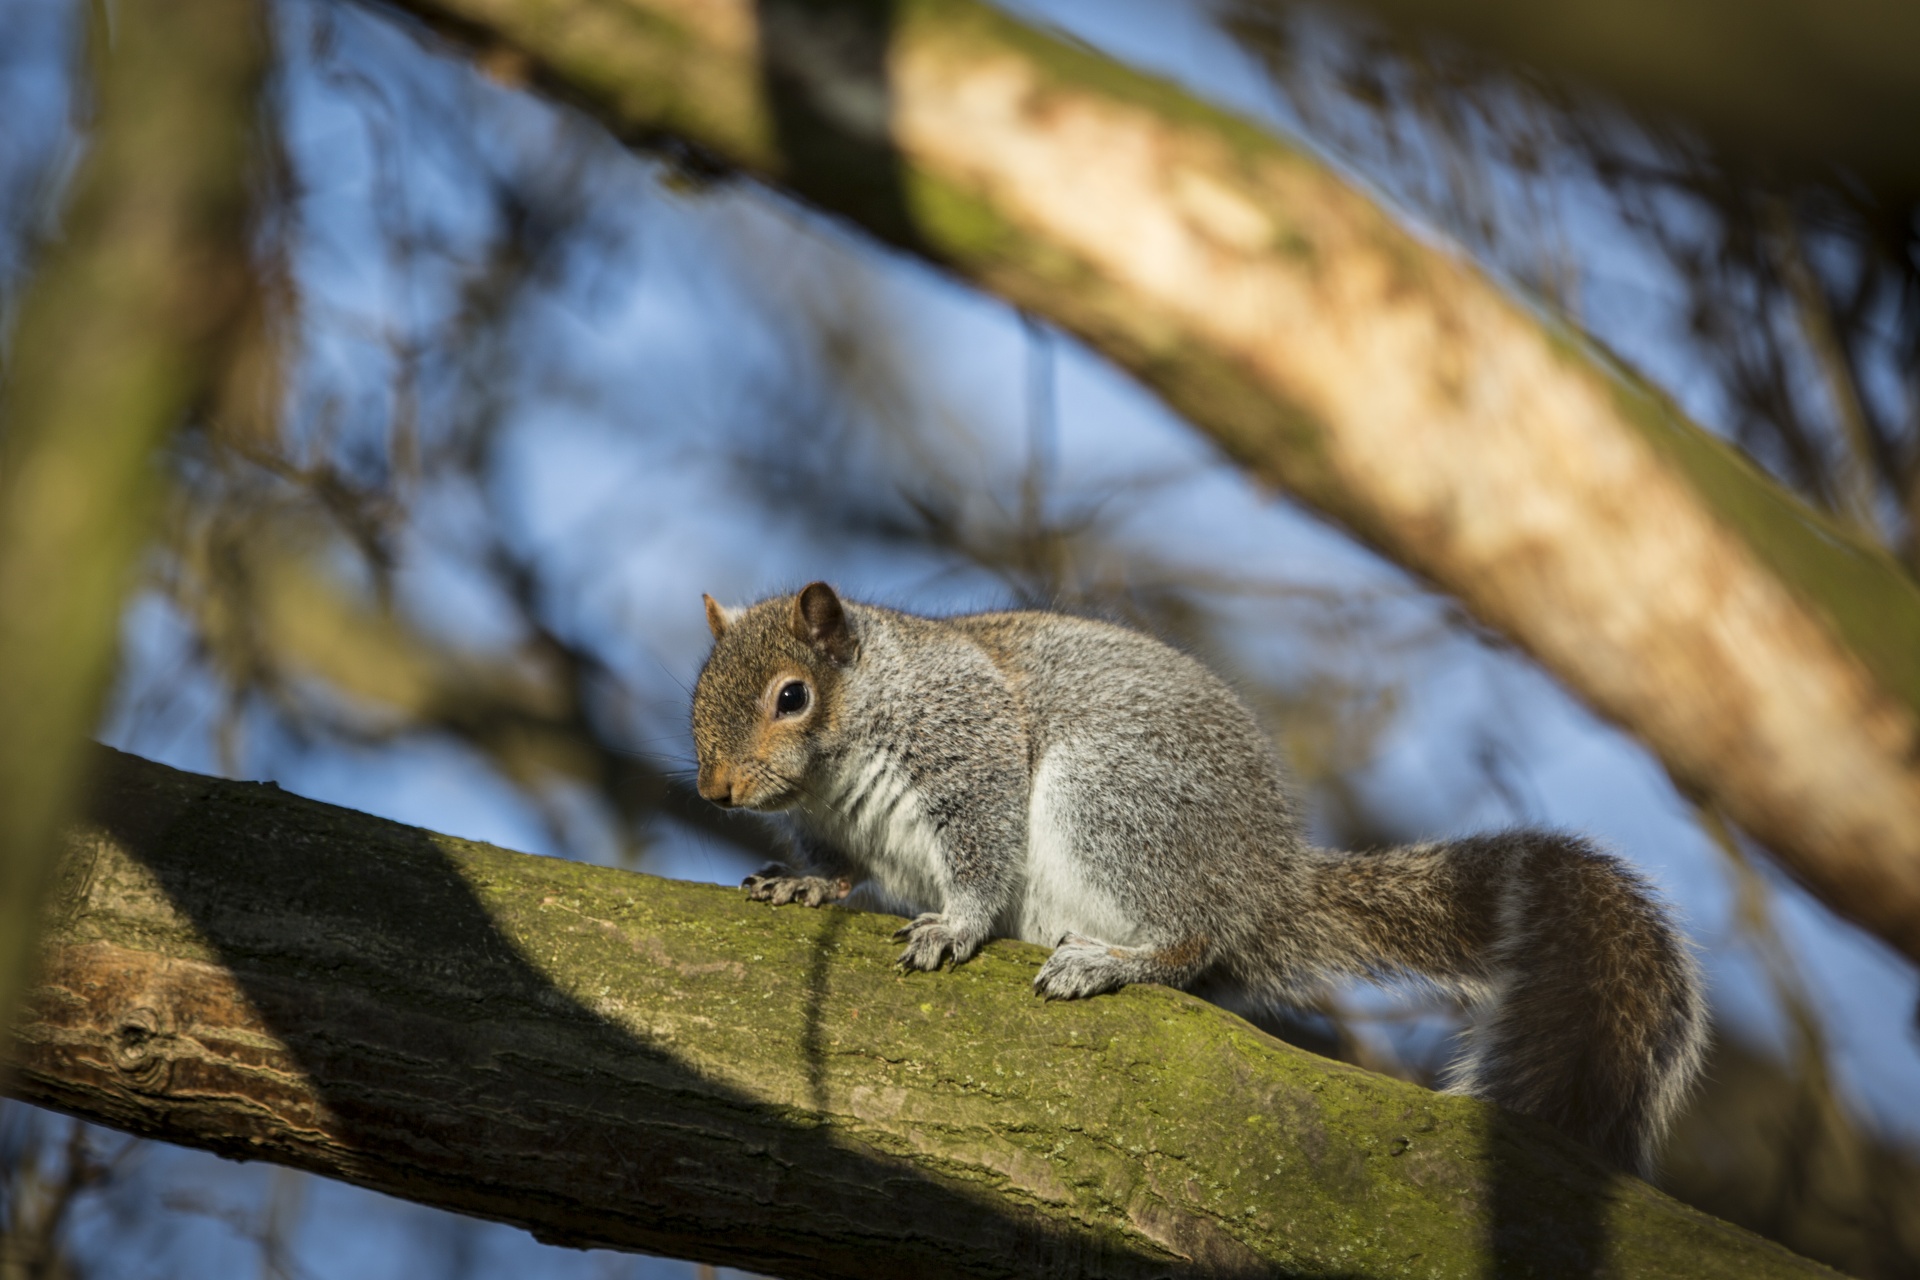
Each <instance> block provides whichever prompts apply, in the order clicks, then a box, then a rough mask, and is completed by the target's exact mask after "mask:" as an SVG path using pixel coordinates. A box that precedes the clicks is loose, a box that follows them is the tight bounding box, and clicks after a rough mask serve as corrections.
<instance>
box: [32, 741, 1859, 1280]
mask: <svg viewBox="0 0 1920 1280" xmlns="http://www.w3.org/2000/svg"><path fill="white" fill-rule="evenodd" d="M99 774H100V776H101V777H102V779H103V782H102V785H101V789H100V792H99V795H98V797H97V800H96V802H95V803H94V805H93V807H92V810H91V813H90V815H89V817H88V819H87V820H86V821H85V822H83V823H81V824H80V825H78V826H76V827H75V828H74V829H73V830H72V831H71V833H70V835H69V838H68V842H67V851H66V855H65V859H64V861H63V863H62V864H61V872H60V878H59V881H58V888H57V892H56V893H55V895H54V898H53V905H52V908H51V914H50V916H49V921H48V925H47V928H46V932H45V935H44V940H43V942H42V945H41V952H40V962H41V967H40V978H39V982H38V985H37V986H36V987H35V988H34V989H33V991H32V993H31V996H30V999H29V1002H28V1004H27V1013H26V1016H25V1017H24V1018H23V1019H22V1021H21V1023H20V1025H19V1028H18V1031H17V1036H16V1039H15V1041H14V1042H13V1044H12V1046H11V1049H10V1069H9V1072H8V1075H7V1080H8V1085H7V1087H8V1089H9V1091H10V1092H11V1093H12V1094H13V1095H14V1096H16V1097H19V1098H22V1099H25V1100H27V1101H30V1102H34V1103H37V1104H40V1105H43V1106H52V1107H57V1108H59V1109H61V1110H64V1111H68V1112H70V1113H72V1114H75V1115H78V1116H82V1117H84V1118H86V1119H88V1120H91V1121H94V1122H96V1123H101V1124H107V1125H112V1126H115V1127H117V1128H120V1129H124V1130H127V1131H129V1132H132V1133H137V1134H141V1135H145V1136H149V1137H156V1138H163V1139H166V1140H168V1141H172V1142H177V1143H183V1144H186V1145H190V1146H197V1147H203V1148H207V1149H210V1150H213V1151H217V1152H219V1153H221V1154H223V1155H228V1156H232V1157H236V1158H240V1159H266V1160H273V1161H278V1162H280V1163H284V1164H288V1165H293V1166H296V1167H299V1168H303V1169H309V1170H312V1171H315V1172H318V1173H322V1174H326V1175H328V1176H331V1177H336V1178H341V1179H344V1180H346V1181H350V1182H355V1183H359V1184H361V1185H363V1186H368V1187H373V1188H376V1189H379V1190H382V1191H386V1192H390V1193H393V1194H396V1195H401V1196H406V1197H408V1198H411V1199H415V1200H419V1201H422V1202H425V1203H429V1204H435V1205H439V1206H442V1207H444V1208H448V1209H454V1210H457V1211H460V1212H464V1213H469V1214H475V1215H479V1216H483V1217H488V1218H494V1219H498V1220H501V1221H505V1222H511V1223H516V1224H518V1225H521V1226H525V1227H527V1228H529V1229H531V1230H532V1231H533V1232H535V1233H536V1234H537V1235H539V1236H541V1237H542V1238H544V1239H547V1240H554V1241H560V1242H564V1243H568V1244H575V1245H602V1246H608V1247H613V1248H625V1249H640V1250H646V1251H649V1252H654V1253H667V1254H675V1255H679V1256H683V1257H690V1258H702V1259H707V1260H710V1261H714V1262H723V1263H730V1264H734V1265H739V1266H746V1267H751V1268H755V1269H758V1270H762V1271H768V1272H771V1273H773V1274H776V1275H786V1276H848V1277H854V1276H899V1275H918V1276H926V1277H945V1276H954V1277H960V1276H970V1277H971V1276H1019V1277H1024V1278H1033V1277H1046V1276H1140V1277H1146V1276H1172V1275H1192V1276H1201V1275H1205V1276H1214V1277H1218V1276H1271V1275H1277V1274H1285V1275H1316V1276H1330V1275H1343V1276H1402V1275H1405V1276H1423V1277H1431V1276H1481V1275H1489V1274H1521V1273H1522V1272H1526V1273H1530V1274H1537V1275H1556V1276H1581V1275H1593V1274H1598V1273H1600V1272H1602V1271H1605V1272H1606V1273H1607V1274H1622V1275H1634V1276H1687V1277H1713V1276H1723V1277H1729V1278H1730V1280H1763V1278H1765V1277H1775V1276H1812V1275H1825V1274H1831V1273H1828V1272H1826V1271H1825V1270H1824V1269H1823V1268H1820V1267H1817V1266H1815V1265H1814V1264H1812V1263H1808V1262H1805V1261H1803V1260H1801V1259H1798V1258H1796V1257H1794V1256H1792V1255H1791V1254H1788V1253H1787V1252H1785V1251H1784V1250H1782V1249H1780V1248H1779V1247H1777V1246H1775V1245H1772V1244H1769V1243H1767V1242H1765V1241H1763V1240H1761V1239H1759V1238H1758V1237H1756V1236H1753V1235H1750V1234H1748V1233H1747V1232H1745V1231H1742V1230H1740V1229H1739V1228H1736V1227H1733V1226H1730V1225H1728V1224H1725V1223H1721V1222H1717V1221H1715V1220H1713V1219H1710V1218H1707V1217H1705V1216H1703V1215H1701V1214H1699V1213H1696V1212H1694V1211H1692V1210H1689V1209H1687V1208H1685V1207H1684V1206H1682V1205H1679V1204H1677V1203H1675V1202H1674V1201H1672V1200H1669V1199H1667V1198H1666V1197H1665V1196H1662V1195H1660V1194H1659V1193H1658V1192H1656V1191H1654V1190H1653V1189H1652V1188H1650V1187H1648V1186H1646V1185H1645V1184H1643V1183H1640V1182H1638V1181H1635V1180H1633V1179H1631V1178H1628V1177H1625V1176H1624V1175H1619V1174H1614V1173H1610V1172H1608V1171H1606V1170H1605V1169H1603V1168H1601V1167H1600V1166H1599V1165H1598V1164H1597V1163H1596V1162H1595V1160H1594V1159H1593V1158H1592V1157H1591V1156H1589V1155H1588V1154H1587V1153H1585V1152H1584V1151H1583V1150H1581V1149H1579V1148H1577V1147H1575V1146H1574V1145H1573V1144H1571V1143H1570V1142H1568V1141H1567V1140H1565V1139H1563V1138H1561V1137H1559V1135H1557V1134H1555V1133H1552V1132H1550V1131H1548V1130H1546V1129H1544V1128H1542V1127H1540V1126H1538V1125H1536V1124H1534V1123H1532V1122H1530V1121H1525V1120H1522V1119H1519V1118H1517V1117H1513V1116H1510V1115H1506V1114H1504V1113H1501V1112H1498V1111H1496V1110H1495V1109H1493V1108H1491V1107H1488V1106H1486V1105H1484V1104H1481V1103H1477V1102H1472V1101H1468V1100H1465V1099H1460V1098H1450V1097H1444V1096H1441V1095H1438V1094H1434V1093H1430V1092H1428V1091H1426V1090H1424V1089H1421V1088H1418V1087H1417V1086H1414V1085H1410V1084H1404V1083H1401V1082H1398V1081H1394V1080H1390V1079H1386V1078H1384V1077H1380V1076H1375V1075H1371V1074H1369V1073H1367V1072H1364V1071H1361V1070H1359V1069H1357V1068H1352V1067H1346V1066H1342V1065H1339V1064H1336V1063H1331V1062H1327V1061H1324V1060H1322V1059H1318V1058H1315V1057H1313V1056H1312V1055H1310V1054H1307V1053H1304V1052H1301V1051H1299V1050H1295V1049H1291V1048H1288V1047H1287V1046H1285V1045H1282V1044H1280V1043H1279V1042H1278V1041H1275V1040H1273V1039H1271V1038H1269V1037H1268V1036H1266V1035H1264V1034H1262V1033H1260V1032H1258V1031H1256V1030H1254V1029H1253V1028H1251V1027H1249V1026H1248V1025H1247V1024H1246V1023H1244V1022H1242V1021H1241V1020H1240V1019H1238V1018H1236V1017H1234V1016H1232V1015H1231V1014H1228V1013H1225V1012H1223V1011H1221V1010H1219V1009H1216V1008H1214V1007H1212V1006H1210V1005H1206V1004H1203V1003H1202V1002H1200V1001H1198V1000H1195V999H1193V998H1191V997H1188V996H1185V995H1181V994H1178V993H1176V992H1172V991H1168V990H1165V989H1162V988H1135V989H1131V990H1128V991H1125V992H1123V993H1121V994H1119V995H1117V996H1114V997H1111V998H1103V999H1099V1000H1094V1001H1087V1002H1081V1003H1056V1004H1047V1003H1042V1002H1040V1001H1038V1000H1036V999H1035V998H1034V996H1033V994H1032V992H1031V990H1030V987H1029V984H1030V982H1031V980H1032V978H1033V975H1034V973H1035V972H1036V971H1037V969H1038V966H1039V963H1040V961H1041V959H1042V957H1043V955H1044V953H1043V952H1042V951H1041V950H1040V949H1038V948H1035V947H1030V946H1025V945H1021V944H1011V943H996V944H994V945H992V946H990V947H989V948H988V949H987V950H986V951H985V952H984V953H983V954H982V955H981V956H980V957H978V958H977V959H976V960H975V961H973V962H972V963H969V964H968V965H966V966H964V967H962V968H961V969H959V970H956V971H952V972H945V973H937V974H914V975H907V974H905V973H903V972H901V971H900V970H898V969H897V968H895V967H894V965H893V959H894V955H895V953H896V952H897V950H898V947H897V945H896V944H895V943H893V942H892V941H890V939H889V934H890V933H891V931H892V929H893V928H894V926H895V925H896V924H897V923H898V921H896V920H894V919H892V918H890V917H880V916H869V915H863V914H858V913H853V912H847V911H841V910H838V909H827V910H821V911H808V910H806V909H804V908H800V907H788V908H781V909H776V908H773V907H769V906H766V905H764V904H755V903H749V902H747V901H745V900H744V899H743V897H742V896H741V895H740V894H739V893H738V892H735V891H728V890H724V889H718V888H713V887H710V886H703V885H692V884H684V883H675V882H672V881H666V880H659V879H655V878H653V877H650V876H643V875H636V874H632V873H627V872H620V871H614V870H608V869H604V868H597V867H590V866H583V865H580V864H577V863H569V862H562V861H557V860H553V859H546V858H534V857H528V856H526V855H522V854H515V853H509V852H506V851H504V850H501V849H495V848H491V847H488V846H485V845H479V844H474V843H471V842H468V841H463V840H456V839H451V838H449V837H445V836H439V835H435V834H433V833H431V832H427V831H421V830H418V829H415V828H411V827H404V826H401V825H399V824H397V823H392V822H386V821H382V820H380V819H376V818H372V817H369V816H367V815H365V814H358V813H353V812H350V811H347V810H343V809H336V808H333V807H331V806H327V805H322V804H316V803H314V802H312V801H307V800H302V799H298V798H296V797H293V796H290V795H287V794H285V793H283V792H281V791H279V790H278V789H276V788H274V787H272V786H257V785H250V784H245V783H234V782H223V781H220V780H217V779H213V778H207V777H201V776H198V775H194V774H188V773H180V772H176V771H174V770H171V769H167V768H163V767H161V766H159V765H154V764H149V763H147V762H145V761H141V760H138V759H135V758H134V757H131V756H113V757H112V758H111V760H109V761H106V762H105V764H104V766H103V767H102V768H101V769H100V770H99Z"/></svg>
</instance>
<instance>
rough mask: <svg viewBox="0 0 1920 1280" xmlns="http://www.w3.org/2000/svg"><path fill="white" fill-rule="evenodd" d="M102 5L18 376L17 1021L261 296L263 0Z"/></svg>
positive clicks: (9, 910)
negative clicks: (147, 612) (117, 660)
mask: <svg viewBox="0 0 1920 1280" xmlns="http://www.w3.org/2000/svg"><path fill="white" fill-rule="evenodd" d="M91 11H92V14H93V18H94V21H93V24H92V26H93V31H92V40H91V44H92V49H93V59H92V62H93V67H94V72H95V75H94V91H95V105H96V110H97V115H96V119H95V123H94V128H93V132H92V135H91V138H90V142H89V150H88V154H87V158H86V160H85V161H84V163H83V165H82V167H81V170H80V173H79V176H78V178H77V181H76V185H75V189H74V193H73V198H72V201H71V204H70V207H69V208H68V210H67V214H66V217H65V219H64V220H63V224H62V227H63V230H62V233H61V237H60V239H59V241H58V242H57V243H56V244H55V245H54V246H52V247H51V248H50V250H49V251H48V253H47V255H46V259H45V261H44V263H43V264H42V265H41V267H40V269H39V272H38V274H37V277H36V278H35V280H34V282H33V284H32V287H31V293H30V296H29V298H28V300H27V302H26V304H25V306H24V307H23V309H22V311H21V315H20V321H19V331H18V333H17V334H16V335H15V336H14V340H13V343H12V350H11V351H10V352H9V353H8V355H7V363H6V368H5V382H4V387H0V397H3V399H0V433H3V434H0V724H3V725H5V732H4V733H0V1025H4V1024H5V1022H6V1019H7V1016H8V1015H9V1013H10V1011H11V1009H12V1007H13V1002H14V999H15V996H16V994H17V992H18V989H19V984H20V983H21V981H22V978H23V966H24V965H25V964H26V963H27V962H28V960H29V959H30V957H31V954H32V945H33V932H34V931H33V922H34V920H35V918H36V913H37V910H38V904H39V901H40V896H41V891H42V886H43V883H44V881H45V878H46V875H47V872H48V869H49V868H50V867H51V862H52V858H53V855H54V853H55V851H56V848H57V832H58V830H59V826H60V824H61V823H62V822H63V821H64V820H65V818H66V816H67V814H68V812H69V809H70V806H71V805H72V803H73V802H74V800H75V799H76V798H77V797H78V795H79V790H80V784H81V773H82V770H83V767H84V764H85V762H86V760H87V757H86V756H85V754H84V750H85V745H86V741H87V737H88V735H89V734H90V733H91V731H92V730H93V727H94V720H95V717H96V716H97V715H98V713H99V709H100V706H101V703H102V699H103V696H104V693H105V689H106V684H107V680H108V677H109V674H110V670H111V665H112V657H113V653H114V649H115V640H116V636H117V631H118V626H119V621H120V610H121V605H122V602H123V595H124V593H125V590H126V588H127V587H128V586H129V584H130V583H131V581H132V569H133V562H134V560H135V558H136V556H137V555H138V553H139V550H140V548H141V546H142V544H143V542H144V541H145V539H146V537H147V535H148V532H149V526H150V523H151V517H152V515H153V513H154V512H155V510H156V506H157V504H156V501H155V499H156V496H157V491H158V489H159V487H160V476H161V474H162V473H161V469H160V467H159V465H158V456H157V455H158V452H159V449H160V446H161V445H162V443H163V442H164V440H165V439H166V436H167V434H168V432H169V431H170V430H171V429H172V428H173V427H174V426H175V425H176V424H177V423H179V421H180V420H181V418H182V417H183V416H184V415H185V414H186V413H188V412H189V410H190V409H192V408H193V407H195V406H196V405H199V404H201V403H202V402H204V401H205V400H206V399H207V398H209V397H211V396H213V395H215V394H219V393H222V392H226V391H230V390H232V388H229V387H224V386H221V385H218V384H220V383H222V382H223V381H225V380H227V379H228V378H229V377H230V375H231V374H232V370H231V369H230V367H229V365H228V362H227V359H226V357H227V355H228V354H229V352H230V349H231V347H232V345H233V340H234V338H235V336H236V334H237V333H238V332H239V331H240V329H241V328H242V327H243V325H244V318H245V316H246V315H247V313H248V309H249V302H248V295H249V282H248V277H249V271H248V265H247V254H248V246H247V236H246V229H247V209H248V178H249V173H250V164H249V161H250V159H251V157H252V156H253V154H254V153H255V148H256V140H255V133H254V120H255V115H254V104H255V99H256V96H257V93H258V90H259V86H260V83H261V77H262V75H263V74H264V69H265V30H264V27H263V24H262V20H261V16H260V14H259V11H258V7H257V5H256V4H255V3H254V0H190V2H182V3H178V4H166V5H149V4H132V5H118V6H114V7H113V8H112V9H111V10H110V11H109V9H108V8H107V7H106V6H95V7H93V8H92V10H91ZM109 27H110V28H111V29H110V30H109Z"/></svg>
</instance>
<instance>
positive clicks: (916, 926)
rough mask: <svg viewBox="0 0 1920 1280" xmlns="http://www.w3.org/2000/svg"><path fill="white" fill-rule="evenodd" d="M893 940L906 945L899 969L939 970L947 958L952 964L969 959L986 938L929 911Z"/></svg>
mask: <svg viewBox="0 0 1920 1280" xmlns="http://www.w3.org/2000/svg"><path fill="white" fill-rule="evenodd" d="M893 940H894V941H895V942H905V943H906V944H907V949H906V950H905V951H902V952H901V953H900V967H901V968H902V969H938V968H939V967H940V963H941V961H943V960H945V959H946V958H947V957H948V956H952V957H953V962H954V963H955V964H965V963H966V962H967V961H969V960H971V959H972V958H973V953H974V952H976V951H978V950H979V949H980V947H981V945H982V944H984V943H985V942H986V940H987V936H986V934H984V933H980V932H976V931H974V930H970V929H967V928H964V927H962V926H959V925H957V924H956V923H955V922H954V921H953V920H952V918H951V917H949V916H946V915H944V914H941V913H939V912H934V911H929V912H927V913H926V914H925V915H923V916H919V917H917V918H915V919H914V921H913V922H912V923H911V924H908V925H906V926H904V927H903V928H900V929H897V930H895V931H894V934H893Z"/></svg>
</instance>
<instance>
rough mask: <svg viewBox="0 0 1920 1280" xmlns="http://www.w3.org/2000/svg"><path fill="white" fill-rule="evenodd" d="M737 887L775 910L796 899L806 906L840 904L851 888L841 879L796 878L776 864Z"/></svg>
mask: <svg viewBox="0 0 1920 1280" xmlns="http://www.w3.org/2000/svg"><path fill="white" fill-rule="evenodd" d="M740 887H741V888H743V889H745V890H746V891H747V896H748V897H749V898H751V899H753V900H754V901H755V902H771V903H772V904H773V905H774V906H776V907H784V906H786V905H787V904H788V903H789V902H793V901H795V900H796V899H797V900H798V901H800V902H802V903H805V904H806V905H807V906H809V907H818V906H823V905H824V904H826V903H829V902H838V901H840V899H842V898H844V897H846V896H847V894H848V893H850V892H851V891H852V889H853V886H852V885H850V884H848V883H847V882H846V881H845V880H829V879H827V878H826V877H825V876H796V875H794V874H793V873H792V872H791V871H789V870H787V869H786V868H785V867H783V866H781V865H780V864H779V863H777V862H776V863H774V864H773V865H772V866H770V867H763V868H761V869H760V870H759V871H756V872H754V873H753V874H752V875H750V876H748V877H747V878H746V879H745V880H742V881H741V882H740Z"/></svg>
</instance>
